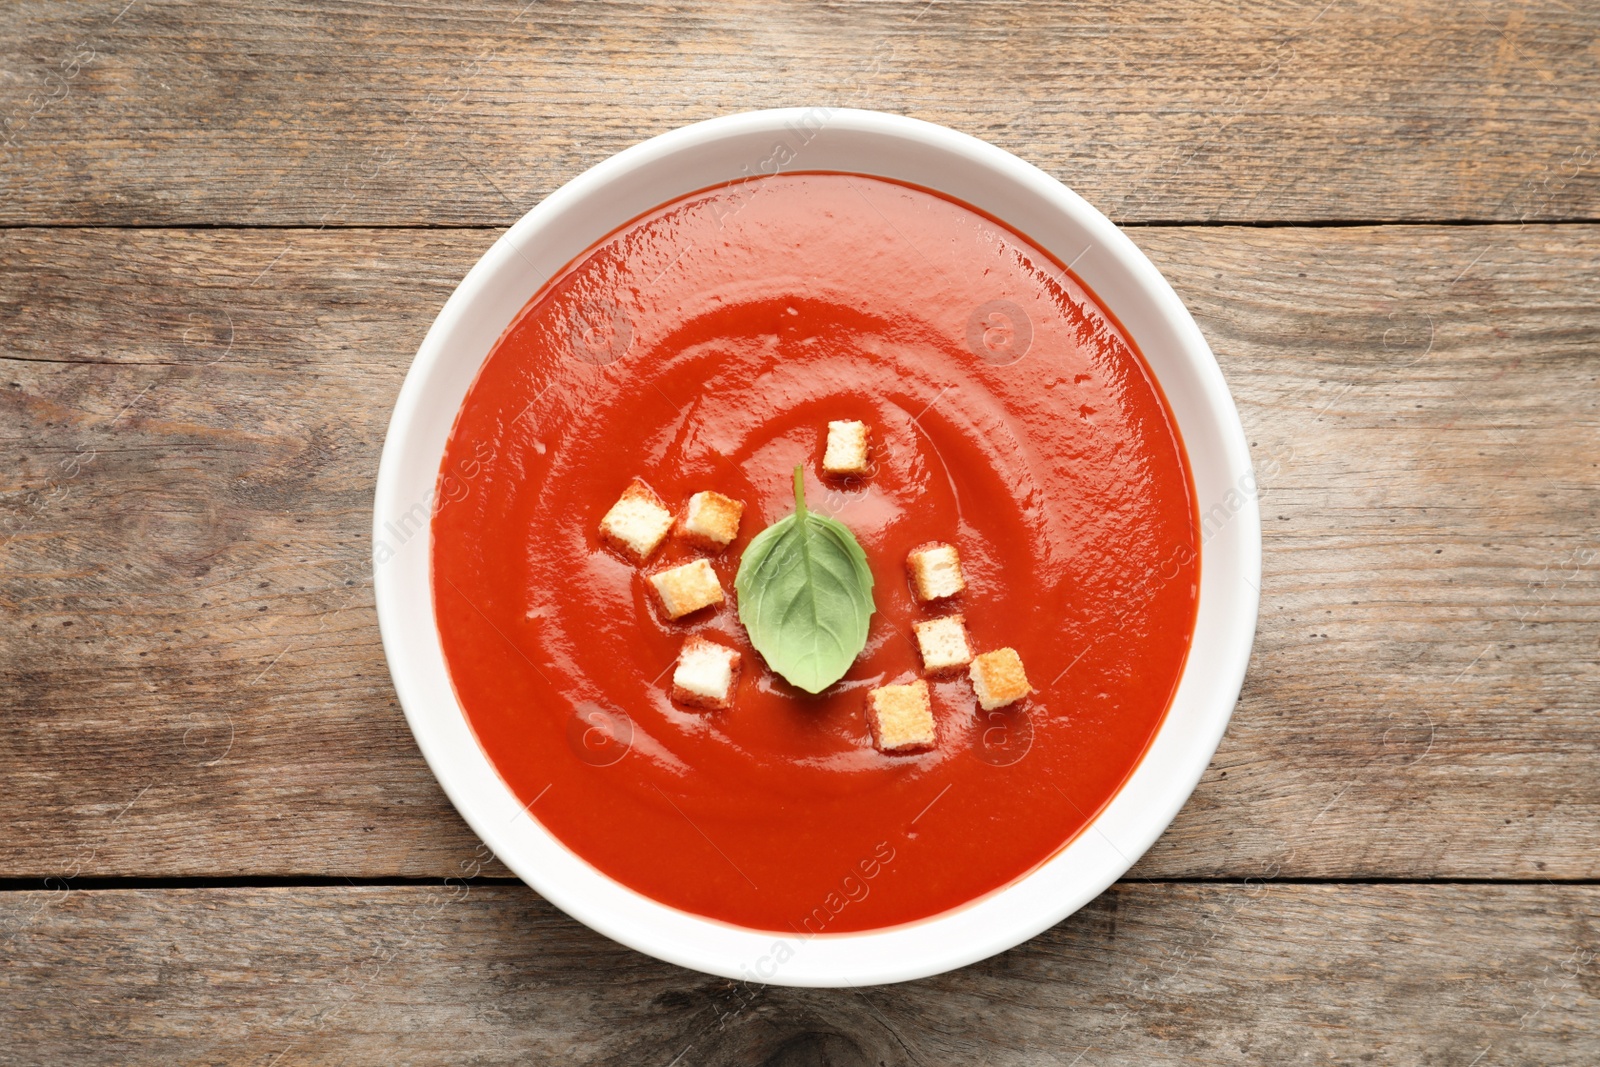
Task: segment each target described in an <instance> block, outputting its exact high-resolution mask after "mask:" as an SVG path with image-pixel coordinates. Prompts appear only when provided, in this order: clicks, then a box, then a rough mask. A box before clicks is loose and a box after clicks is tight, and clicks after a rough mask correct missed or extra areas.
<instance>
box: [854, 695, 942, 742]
mask: <svg viewBox="0 0 1600 1067" xmlns="http://www.w3.org/2000/svg"><path fill="white" fill-rule="evenodd" d="M867 721H868V723H869V724H870V725H871V727H872V743H873V744H875V745H877V746H878V748H879V749H880V750H881V751H884V752H913V751H916V750H917V749H924V748H929V747H931V746H932V745H933V743H934V741H935V740H937V737H938V735H937V734H936V732H935V731H934V725H933V704H932V701H931V699H930V698H929V696H928V683H927V682H925V681H923V680H922V679H921V678H918V679H917V680H916V681H914V682H912V683H910V684H909V685H886V686H882V687H881V688H878V689H874V690H872V691H871V692H869V693H868V694H867Z"/></svg>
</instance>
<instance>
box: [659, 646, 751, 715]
mask: <svg viewBox="0 0 1600 1067" xmlns="http://www.w3.org/2000/svg"><path fill="white" fill-rule="evenodd" d="M743 662H744V657H743V656H741V655H739V653H738V651H737V650H735V649H731V648H729V647H728V646H727V645H719V644H717V643H716V642H715V641H707V640H706V639H705V638H703V637H700V636H699V635H695V636H693V637H690V638H689V640H687V641H685V642H684V643H683V650H682V651H680V652H679V653H678V666H677V667H676V668H675V669H674V670H673V672H672V699H673V700H676V701H677V702H678V703H680V704H691V705H693V706H695V707H699V708H726V707H729V706H731V705H732V704H733V687H734V686H736V685H738V684H739V668H740V667H741V666H742V665H743Z"/></svg>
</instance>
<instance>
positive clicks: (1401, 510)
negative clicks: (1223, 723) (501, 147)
mask: <svg viewBox="0 0 1600 1067" xmlns="http://www.w3.org/2000/svg"><path fill="white" fill-rule="evenodd" d="M1136 237H1137V238H1138V240H1139V241H1140V243H1141V244H1143V245H1144V246H1145V247H1146V248H1147V249H1148V250H1149V251H1150V252H1151V254H1152V255H1153V256H1154V257H1155V259H1156V260H1157V262H1158V264H1159V265H1160V266H1161V268H1162V269H1163V270H1164V271H1165V272H1166V273H1167V275H1168V276H1169V277H1170V278H1171V279H1172V280H1173V282H1174V284H1175V285H1176V286H1177V288H1178V290H1179V292H1180V294H1181V295H1182V296H1183V298H1184V299H1185V300H1186V301H1187V302H1188V304H1189V306H1190V307H1192V308H1193V309H1194V311H1195V313H1196V315H1197V316H1198V318H1199V320H1200V323H1201V326H1202V328H1203V329H1204V330H1205V331H1206V333H1207V335H1208V336H1209V338H1210V339H1211V341H1212V343H1213V345H1214V347H1215V348H1216V350H1217V352H1218V354H1219V357H1220V359H1221V360H1222V364H1223V367H1224V370H1225V372H1226V373H1227V374H1228V376H1229V378H1230V380H1231V382H1232V385H1233V388H1234V390H1235V393H1236V396H1237V398H1238V400H1239V403H1240V407H1241V410H1242V414H1243V418H1244V421H1245V424H1246V427H1247V429H1248V431H1249V434H1250V439H1251V441H1252V442H1253V446H1254V449H1255V458H1256V464H1257V467H1258V470H1259V472H1260V483H1261V487H1262V488H1261V493H1262V505H1263V509H1264V515H1265V518H1266V524H1265V526H1266V528H1265V537H1266V573H1265V584H1264V587H1263V598H1264V599H1263V613H1262V622H1261V630H1260V635H1259V638H1258V641H1257V647H1256V656H1255V661H1254V663H1253V665H1252V669H1251V673H1250V677H1249V680H1248V682H1247V685H1246V689H1245V693H1244V696H1243V699H1242V701H1241V703H1240V706H1239V709H1238V712H1237V713H1236V715H1235V717H1234V722H1233V726H1232V728H1231V730H1230V732H1229V735H1228V737H1227V738H1226V739H1225V741H1224V743H1223V746H1222V749H1221V751H1220V753H1219V754H1218V757H1217V759H1216V761H1215V763H1214V765H1213V767H1212V770H1211V771H1210V773H1209V774H1208V775H1207V777H1206V779H1205V780H1204V782H1203V783H1202V785H1201V786H1200V789H1199V790H1198V792H1197V793H1196V794H1195V796H1194V798H1193V800H1192V801H1191V803H1190V804H1189V806H1188V807H1187V808H1186V809H1185V810H1184V812H1183V813H1182V814H1181V815H1180V816H1179V818H1178V821H1177V823H1176V824H1175V826H1174V828H1173V829H1172V830H1171V831H1170V832H1169V833H1168V834H1167V835H1166V836H1165V837H1164V838H1163V839H1162V841H1161V842H1160V843H1158V845H1157V846H1156V847H1155V849H1154V850H1153V851H1152V852H1151V853H1150V854H1149V856H1148V857H1146V859H1145V860H1144V861H1143V862H1141V863H1140V864H1139V866H1138V867H1137V868H1136V873H1138V874H1140V875H1143V876H1152V877H1153V876H1161V877H1191V876H1201V877H1209V876H1216V875H1233V876H1236V877H1237V876H1243V875H1260V874H1262V873H1264V872H1267V871H1273V872H1276V873H1280V874H1284V875H1299V876H1308V877H1319V878H1334V877H1352V876H1358V877H1368V876H1370V877H1399V878H1406V877H1449V878H1529V879H1538V878H1552V879H1568V878H1595V877H1600V853H1597V852H1596V850H1595V849H1594V848H1593V847H1592V828H1593V827H1594V826H1595V825H1596V821H1597V819H1600V773H1597V772H1600V737H1597V735H1596V732H1595V728H1594V723H1595V721H1596V719H1595V716H1596V712H1597V711H1600V708H1597V702H1600V666H1597V663H1596V656H1595V654H1594V653H1595V649H1596V645H1597V640H1600V598H1597V596H1596V584H1595V577H1596V571H1597V568H1596V566H1595V564H1596V561H1597V559H1600V543H1597V542H1600V536H1597V535H1600V531H1597V528H1596V524H1597V520H1596V516H1597V515H1600V488H1597V480H1596V477H1595V470H1596V466H1595V463H1596V457H1597V456H1600V447H1597V446H1600V440H1597V437H1600V419H1597V417H1596V402H1597V401H1596V398H1597V397H1600V391H1597V390H1596V388H1595V379H1596V370H1597V367H1600V363H1597V360H1596V357H1597V355H1600V313H1597V310H1596V309H1597V308H1600V240H1597V237H1600V229H1597V228H1595V227H1590V226H1572V225H1569V226H1554V227H1539V226H1527V227H1515V226H1505V227H1438V228H1428V227H1397V228H1375V229H1365V228H1309V229H1294V228H1288V229H1282V228H1251V227H1243V228H1229V227H1202V228H1193V229H1182V228H1158V229H1149V230H1142V231H1138V232H1137V233H1136ZM492 239H493V235H492V234H489V233H481V232H468V233H461V232H443V231H330V232H322V233H312V232H280V231H245V232H235V231H195V232H183V231H157V232H142V231H73V230H10V231H4V232H0V322H4V323H5V324H6V327H5V340H4V347H5V358H4V359H3V361H0V370H3V372H4V374H3V377H0V405H3V406H0V413H3V414H0V439H3V441H4V452H3V455H4V458H5V468H4V469H5V470H6V471H7V478H6V481H5V483H4V492H3V495H0V503H3V505H4V509H5V510H4V515H3V517H0V568H3V570H0V616H3V619H4V626H5V631H6V633H7V635H8V636H7V640H6V641H5V642H3V643H0V678H3V679H4V681H5V687H4V690H3V696H0V699H3V701H4V707H3V710H0V782H4V784H5V788H4V789H0V874H3V875H6V876H12V877H19V878H21V877H29V878H32V877H46V876H58V877H60V876H83V877H87V876H106V877H110V876H160V877H168V876H189V875H192V876H221V875H282V876H290V875H348V876H350V877H378V876H430V877H440V876H444V875H449V874H454V873H457V872H458V870H459V865H460V864H462V863H470V862H471V861H472V860H473V852H474V848H475V847H476V843H475V841H474V840H473V838H472V837H471V835H470V834H469V833H468V832H467V831H466V829H465V828H464V826H463V825H462V824H461V823H460V822H459V820H458V819H456V817H455V816H454V815H453V814H451V812H450V809H449V807H448V805H447V804H446V802H445V801H444V799H443V797H442V795H441V794H440V792H439V791H438V788H437V786H436V785H435V784H434V782H433V780H432V779H431V777H430V776H429V774H428V771H427V769H426V767H425V766H424V764H423V762H422V760H421V759H420V757H419V755H418V753H417V751H416V749H415V746H414V744H413V742H412V740H411V738H410V736H409V734H408V732H407V731H406V728H405V726H404V723H403V720H402V718H401V716H400V714H399V711H398V709H397V707H396V705H395V702H394V697H393V692H392V689H391V687H390V684H389V681H388V677H387V672H386V670H385V666H384V663H383V660H382V656H381V649H380V646H379V641H378V635H377V631H376V628H375V625H374V618H373V611H372V602H371V588H370V582H369V575H368V564H367V562H366V556H367V536H368V535H367V532H366V531H367V523H368V514H369V512H368V509H369V507H370V501H371V485H372V480H373V476H374V473H375V470H376V463H377V456H378V450H379V447H380V443H381V439H382V435H383V431H384V427H385V425H386V421H387V419H388V414H389V409H390V406H391V403H392V401H393V398H394V395H395V393H396V391H397V389H398V387H399V383H400V379H401V377H402V375H403V373H404V370H405V367H406V366H407V364H408V362H409V360H410V357H411V354H412V352H413V351H414V350H415V347H416V345H417V344H418V343H419V341H420V339H421V337H422V334H423V332H424V331H425V329H426V327H427V324H428V322H429V321H430V320H431V318H432V316H433V314H434V313H435V311H436V309H437V308H438V307H439V305H440V304H441V303H442V301H443V299H444V297H445V295H446V294H447V293H448V292H449V290H450V288H451V286H452V285H453V284H454V283H455V281H456V280H457V279H458V278H459V277H460V276H461V274H462V273H464V271H465V269H466V268H467V266H468V265H469V264H470V263H471V261H472V260H473V259H474V258H475V257H476V256H477V255H478V254H479V253H480V252H481V251H482V250H484V249H485V248H487V247H488V245H489V244H490V243H491V242H492ZM1210 503H1216V502H1208V505H1209V504H1210Z"/></svg>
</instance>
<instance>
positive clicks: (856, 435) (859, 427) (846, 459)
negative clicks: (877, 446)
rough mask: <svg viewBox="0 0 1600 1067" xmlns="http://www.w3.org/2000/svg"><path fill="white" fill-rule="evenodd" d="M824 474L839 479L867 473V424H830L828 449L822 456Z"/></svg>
mask: <svg viewBox="0 0 1600 1067" xmlns="http://www.w3.org/2000/svg"><path fill="white" fill-rule="evenodd" d="M822 472H823V473H824V474H832V475H836V476H839V477H844V476H846V475H851V474H866V473H867V424H866V423H864V422H830V423H828V447H827V450H826V451H825V452H824V453H823V455H822Z"/></svg>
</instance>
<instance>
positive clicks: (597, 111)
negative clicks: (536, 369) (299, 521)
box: [0, 0, 1600, 226]
mask: <svg viewBox="0 0 1600 1067" xmlns="http://www.w3.org/2000/svg"><path fill="white" fill-rule="evenodd" d="M1597 32H1600V9H1597V8H1596V7H1595V6H1594V5H1591V4H1563V3H1557V2H1554V0H1547V2H1540V3H1528V4H1517V5H1514V6H1507V5H1487V4H1475V3H1474V4H1466V5H1463V4H1459V3H1456V2H1454V0H1413V2H1409V3H1405V4H1400V5H1381V6H1380V5H1372V4H1363V3H1359V2H1357V0H1333V2H1332V3H1328V2H1327V0H1303V2H1290V0H1285V2H1275V3H1262V2H1254V3H1245V4H1228V5H1220V6H1219V5H1215V4H1210V3H1203V2H1201V0H1162V2H1160V3H1156V4H1140V5H1127V4H1117V3H1111V2H1108V0H1101V2H1095V3H1088V4H1079V3H1069V2H1067V0H1057V2H1054V3H1049V4H1027V3H1014V2H1009V0H1007V2H987V0H986V2H979V3H962V4H942V3H940V4H933V3H925V2H923V0H906V2H897V3H856V2H850V3H828V4H812V3H805V2H802V0H786V2H781V3H774V2H769V0H759V2H758V0H739V2H733V3H721V4H709V5H681V4H635V3H572V2H534V3H529V2H527V0H474V2H471V3H466V4H451V5H449V7H448V8H447V9H445V8H437V7H433V6H429V5H416V4H403V3H395V2H392V0H382V2H362V3H357V2H333V3H310V2H303V0H302V2H294V3H286V4H274V5H272V7H271V8H270V9H269V10H263V9H262V8H261V7H260V6H259V5H256V4H248V3H240V2H233V3H226V4H212V3H201V2H198V0H192V2H191V0H185V2H164V3H159V4H158V3H152V2H147V0H135V2H133V3H131V4H129V3H127V0H91V2H56V0H22V2H18V3H12V4H10V5H8V7H7V13H6V18H5V20H4V21H3V23H0V59H3V63H4V67H3V70H0V75H3V76H0V149H3V155H0V222H5V223H25V224H30V225H31V224H39V223H64V224H119V225H124V224H135V225H159V224H171V223H178V224H200V225H227V224H252V225H257V224H272V225H279V224H298V225H310V226H321V225H360V224H393V223H408V224H417V223H425V224H465V225H482V224H486V223H499V224H505V223H508V222H509V221H511V220H513V219H515V218H517V217H518V216H520V215H521V214H522V213H523V212H525V211H527V210H528V209H529V208H531V207H532V206H533V205H534V204H535V203H536V202H537V201H538V200H539V199H540V198H542V197H543V196H545V195H546V194H548V193H549V192H550V191H551V190H552V189H554V188H556V187H557V186H559V185H560V184H562V183H563V182H564V181H566V180H567V179H569V178H571V177H572V176H573V175H575V174H576V173H578V172H579V171H581V170H582V169H584V168H585V167H587V166H590V165H592V164H594V163H596V162H599V161H600V160H601V159H604V158H605V157H606V156H608V155H610V154H612V153H613V152H615V151H617V150H618V149H620V148H623V147H625V146H627V145H629V144H632V143H634V142H636V141H638V140H641V139H643V138H645V137H647V136H649V135H652V134H656V133H660V132H663V131H665V130H668V129H671V128H674V127H676V126H680V125H683V124H685V123H687V122H691V121H695V120H699V119H705V118H710V117H713V116H716V115H721V114H727V113H729V112H732V111H739V110H745V109H748V108H756V107H771V106H792V105H796V104H821V105H826V106H858V107H868V108H878V109H883V110H889V111H897V112H904V113H908V114H911V115H914V116H916V117H919V118H926V119H930V120H933V121H936V122H941V123H945V124H948V125H950V126H953V127H955V128H957V129H960V130H964V131H966V132H969V133H972V134H976V135H977V136H980V137H984V138H987V139H989V140H992V141H993V142H995V143H996V144H999V145H1001V146H1002V147H1005V148H1008V149H1010V150H1012V151H1014V152H1016V153H1018V154H1019V155H1021V156H1023V157H1024V158H1026V159H1028V160H1030V161H1032V162H1035V163H1038V164H1039V165H1040V166H1042V167H1044V169H1046V170H1047V171H1049V172H1050V173H1052V174H1054V175H1055V176H1057V177H1059V178H1061V179H1062V180H1063V181H1065V182H1067V183H1068V184H1069V185H1071V186H1073V187H1074V188H1076V189H1077V190H1078V191H1079V192H1081V193H1083V194H1084V195H1085V196H1086V197H1087V198H1088V199H1089V200H1090V201H1091V202H1092V203H1094V204H1096V205H1097V206H1099V207H1100V208H1101V209H1103V210H1105V211H1107V212H1108V213H1109V214H1111V215H1112V216H1113V217H1114V218H1116V219H1118V220H1119V221H1121V220H1134V221H1137V220H1178V221H1201V220H1235V221H1259V220H1311V221H1322V220H1327V219H1358V220H1389V219H1408V220H1443V219H1485V220H1500V221H1525V220H1540V219H1572V218H1590V219H1592V218H1595V217H1597V216H1600V177H1597V172H1596V162H1597V160H1596V156H1597V154H1600V149H1597V147H1596V146H1597V145H1600V51H1597V49H1596V48H1595V45H1594V42H1595V39H1596V36H1597ZM752 162H755V161H752ZM730 177H732V175H730Z"/></svg>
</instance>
